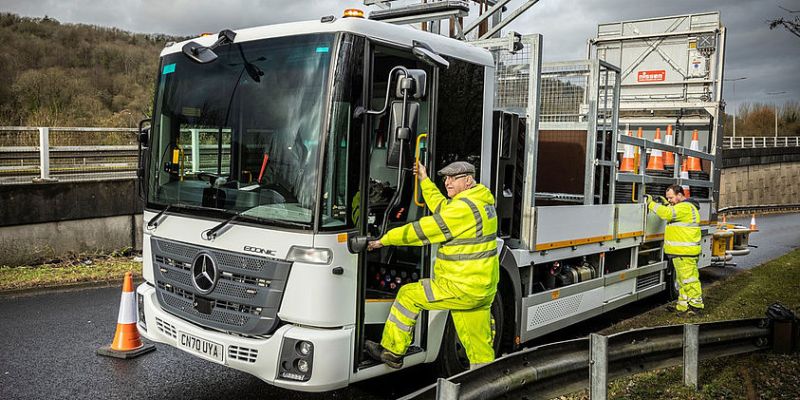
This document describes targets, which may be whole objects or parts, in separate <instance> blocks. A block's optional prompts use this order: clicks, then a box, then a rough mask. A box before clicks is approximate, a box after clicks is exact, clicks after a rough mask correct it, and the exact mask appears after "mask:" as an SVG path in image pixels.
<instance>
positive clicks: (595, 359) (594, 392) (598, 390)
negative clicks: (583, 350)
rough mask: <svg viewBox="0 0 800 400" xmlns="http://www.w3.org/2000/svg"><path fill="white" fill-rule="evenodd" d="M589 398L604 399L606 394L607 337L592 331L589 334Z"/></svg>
mask: <svg viewBox="0 0 800 400" xmlns="http://www.w3.org/2000/svg"><path fill="white" fill-rule="evenodd" d="M589 348H590V350H589V367H590V371H591V372H590V373H589V387H590V389H589V398H590V399H591V400H606V397H607V396H608V338H607V337H605V336H603V335H598V334H595V333H592V334H591V335H590V336H589Z"/></svg>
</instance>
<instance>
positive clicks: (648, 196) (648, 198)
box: [644, 194, 653, 204]
mask: <svg viewBox="0 0 800 400" xmlns="http://www.w3.org/2000/svg"><path fill="white" fill-rule="evenodd" d="M644 201H645V203H648V204H649V203H651V202H652V201H653V196H650V195H649V194H646V195H644Z"/></svg>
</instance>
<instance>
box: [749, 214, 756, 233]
mask: <svg viewBox="0 0 800 400" xmlns="http://www.w3.org/2000/svg"><path fill="white" fill-rule="evenodd" d="M750 230H751V231H757V230H758V225H756V215H755V214H753V216H752V217H751V218H750Z"/></svg>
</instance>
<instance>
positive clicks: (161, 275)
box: [150, 238, 291, 336]
mask: <svg viewBox="0 0 800 400" xmlns="http://www.w3.org/2000/svg"><path fill="white" fill-rule="evenodd" d="M150 243H151V249H152V255H153V267H154V270H155V271H154V275H155V278H156V292H157V294H158V301H159V304H160V305H161V307H162V308H164V310H166V311H168V312H170V313H171V314H174V315H176V316H179V317H181V318H184V319H186V320H188V321H191V322H194V323H196V324H198V325H202V326H205V327H209V328H214V329H219V330H224V331H228V332H236V333H240V334H243V335H247V336H255V335H267V334H270V333H272V331H273V330H275V328H276V327H277V326H278V322H279V321H278V317H277V314H278V308H279V307H280V303H281V299H282V298H283V291H284V288H285V287H286V279H287V278H288V276H289V269H290V266H291V263H289V262H286V261H282V260H276V259H270V258H264V257H255V256H251V255H248V254H239V253H233V252H228V251H220V250H215V249H208V248H204V247H200V246H195V245H191V244H186V243H179V242H174V241H167V240H164V239H158V238H151V242H150ZM200 253H205V254H206V255H208V256H210V257H211V259H212V260H213V261H214V265H215V266H216V270H217V279H216V282H215V285H214V287H213V289H212V290H211V292H209V293H207V294H201V293H200V291H199V290H198V289H197V288H195V286H194V284H193V280H192V263H193V262H194V260H195V258H196V257H197V256H198V255H199V254H200Z"/></svg>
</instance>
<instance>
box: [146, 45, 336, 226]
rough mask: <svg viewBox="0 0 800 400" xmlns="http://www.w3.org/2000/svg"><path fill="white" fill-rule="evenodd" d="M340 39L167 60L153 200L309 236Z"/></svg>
mask: <svg viewBox="0 0 800 400" xmlns="http://www.w3.org/2000/svg"><path fill="white" fill-rule="evenodd" d="M333 42H334V35H332V34H318V35H302V36H291V37H284V38H272V39H265V40H258V41H250V42H244V43H232V44H228V45H223V46H220V47H218V48H216V49H214V52H215V53H216V54H217V55H218V56H219V58H218V59H216V60H215V61H213V62H211V63H208V64H198V63H195V62H193V61H192V60H190V59H189V58H188V57H186V56H184V55H183V54H182V53H175V54H171V55H167V56H165V57H163V58H162V61H161V67H160V76H159V83H158V88H157V93H156V109H155V112H154V117H153V129H152V138H153V139H152V141H151V142H152V146H151V150H150V151H151V153H150V171H149V172H150V173H149V178H148V185H149V186H148V189H149V190H148V193H149V195H148V201H149V202H150V203H155V204H158V205H162V206H166V205H172V206H173V209H176V208H181V207H182V206H183V208H184V209H193V210H196V209H197V207H202V208H203V209H209V210H216V211H222V212H224V213H225V214H239V216H240V217H239V218H241V219H255V220H259V221H265V222H266V223H270V224H278V225H290V226H293V227H297V226H300V227H302V228H307V229H310V228H311V227H312V224H311V223H312V221H313V217H314V215H313V210H314V205H315V204H316V201H317V198H316V197H317V192H318V190H317V189H316V188H317V174H318V169H319V168H318V167H319V165H318V164H319V159H320V154H319V151H320V149H319V147H320V139H321V136H322V134H321V132H322V124H323V122H324V115H325V106H326V97H327V91H328V89H327V82H328V71H329V67H330V64H331V52H332V49H333V47H334V46H333Z"/></svg>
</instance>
